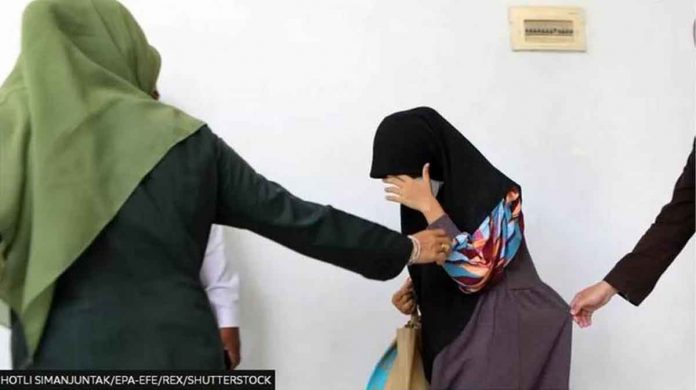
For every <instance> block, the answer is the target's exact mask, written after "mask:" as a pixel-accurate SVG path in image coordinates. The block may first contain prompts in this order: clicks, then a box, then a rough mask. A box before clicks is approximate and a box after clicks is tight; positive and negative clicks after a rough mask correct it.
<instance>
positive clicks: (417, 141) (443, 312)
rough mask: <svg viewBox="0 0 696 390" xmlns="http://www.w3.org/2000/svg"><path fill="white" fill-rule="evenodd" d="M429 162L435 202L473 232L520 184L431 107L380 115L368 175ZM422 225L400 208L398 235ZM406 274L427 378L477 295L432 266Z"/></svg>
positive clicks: (407, 170)
mask: <svg viewBox="0 0 696 390" xmlns="http://www.w3.org/2000/svg"><path fill="white" fill-rule="evenodd" d="M428 162H429V163H430V176H431V178H432V179H434V180H438V181H442V182H444V183H443V185H442V187H440V191H439V192H438V195H437V199H438V201H439V202H440V204H441V205H442V208H443V209H444V210H445V212H446V213H447V214H448V215H449V217H450V218H451V219H452V221H453V222H454V223H455V224H456V225H457V227H458V228H459V229H460V230H462V231H465V232H470V233H473V231H475V230H476V229H477V228H478V227H479V225H480V224H481V222H483V220H484V219H485V218H486V216H488V215H489V214H490V213H491V211H492V210H493V208H494V207H495V206H496V205H497V204H498V203H499V202H500V201H501V200H502V199H503V198H504V197H505V195H506V194H507V192H508V191H509V190H510V189H511V188H513V187H515V186H516V187H517V188H519V186H517V184H516V183H515V182H513V181H512V180H510V179H509V178H508V177H507V176H505V175H504V174H503V173H501V172H500V171H499V170H498V169H496V168H495V167H494V166H493V165H491V163H490V162H489V161H488V160H487V159H486V158H485V157H484V156H483V154H481V152H479V151H478V150H477V149H476V148H475V147H474V145H472V144H471V143H470V142H469V141H468V140H467V139H466V138H465V137H464V136H463V135H462V134H461V133H460V132H459V131H458V130H457V129H455V128H454V127H453V126H452V125H451V124H450V123H449V122H447V120H445V118H443V117H442V116H441V115H440V114H439V113H438V112H437V111H435V110H433V109H432V108H428V107H419V108H414V109H412V110H408V111H402V112H397V113H395V114H392V115H389V116H388V117H386V118H384V120H383V121H382V123H381V124H380V125H379V127H378V128H377V134H376V135H375V141H374V146H373V156H372V170H371V172H370V176H371V177H373V178H384V177H386V176H389V175H409V176H412V177H418V176H421V172H422V170H423V165H425V163H428ZM427 225H428V224H427V222H426V220H425V218H424V217H423V216H422V214H421V213H420V212H418V211H415V210H412V209H409V208H407V207H404V206H402V207H401V231H402V232H403V233H405V234H413V233H416V232H418V231H421V230H423V229H425V228H426V227H427ZM409 274H410V275H411V278H412V279H413V285H414V289H415V292H416V297H417V298H416V299H417V302H418V305H419V308H420V310H421V314H422V337H423V340H422V341H423V343H422V344H423V351H422V353H423V363H424V368H425V373H426V376H427V378H428V380H430V374H431V372H432V364H433V361H434V360H435V357H436V356H437V354H438V353H439V352H440V351H441V350H442V349H443V348H444V347H446V346H447V345H448V344H449V343H450V342H452V341H454V339H455V338H456V337H457V336H458V335H459V334H460V333H461V331H462V330H463V329H464V327H465V326H466V324H467V323H468V321H469V318H470V317H471V315H472V313H473V311H474V308H475V307H476V302H477V300H478V294H464V293H462V292H461V291H460V290H459V288H458V286H457V284H456V283H455V282H454V281H453V280H452V279H451V278H450V276H449V275H448V274H447V272H445V270H444V269H443V268H442V267H440V266H438V265H436V264H428V265H416V266H412V267H409Z"/></svg>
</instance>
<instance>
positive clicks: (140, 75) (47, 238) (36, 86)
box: [0, 0, 203, 354]
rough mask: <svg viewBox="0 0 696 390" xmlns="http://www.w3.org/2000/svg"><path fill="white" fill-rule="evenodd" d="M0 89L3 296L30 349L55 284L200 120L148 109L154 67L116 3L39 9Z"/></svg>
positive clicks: (83, 1)
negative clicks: (149, 174) (160, 162)
mask: <svg viewBox="0 0 696 390" xmlns="http://www.w3.org/2000/svg"><path fill="white" fill-rule="evenodd" d="M21 47H22V50H21V54H20V56H19V59H18V61H17V64H16V66H15V68H14V70H13V71H12V73H11V74H10V76H9V77H8V78H7V80H6V81H5V83H4V84H3V85H2V87H0V298H1V299H2V300H3V301H4V302H5V303H6V304H7V305H9V306H10V308H11V309H12V310H13V311H14V313H15V314H16V315H17V316H18V317H19V319H20V321H21V324H22V326H23V327H24V331H25V336H26V340H27V344H28V348H29V352H30V353H31V354H33V353H34V352H35V351H36V348H37V346H38V345H39V341H40V339H41V334H42V332H43V328H44V324H45V323H46V319H47V317H48V312H49V309H50V306H51V299H52V296H53V289H54V285H55V282H56V279H57V278H58V277H59V276H60V275H61V274H62V273H63V272H65V270H66V269H67V268H68V267H69V266H70V265H71V264H72V263H73V262H74V261H75V260H76V259H77V258H78V257H79V256H80V254H81V253H82V252H83V251H84V250H85V249H86V248H87V247H88V246H89V245H90V243H91V242H92V241H93V240H94V239H95V237H96V236H97V235H98V234H99V232H100V231H101V230H102V229H104V227H105V226H106V225H107V224H108V223H109V221H110V220H111V219H112V218H113V217H114V216H115V215H116V213H117V212H118V211H119V209H120V208H121V206H122V205H123V204H124V202H125V201H126V199H127V198H128V197H129V196H130V194H131V193H132V192H133V190H134V189H135V188H136V186H137V185H138V183H139V182H140V181H141V180H142V179H143V177H144V176H145V175H146V174H147V173H148V172H149V171H150V170H152V168H153V167H154V166H155V165H156V164H157V163H158V162H159V161H160V159H162V157H163V156H164V155H165V154H166V153H167V151H168V150H169V149H170V148H171V147H172V146H174V145H175V144H177V143H178V142H180V141H181V140H183V139H185V138H186V137H188V136H189V135H191V134H193V133H194V132H195V131H196V130H197V129H198V128H200V127H201V126H202V125H203V123H202V122H201V121H199V120H197V119H195V118H192V117H190V116H188V115H186V114H185V113H183V112H181V111H179V110H177V109H176V108H173V107H170V106H167V105H165V104H162V103H159V102H157V101H156V100H154V99H153V98H152V97H151V96H150V94H151V93H152V92H153V91H154V90H155V85H156V81H157V77H158V74H159V67H160V58H159V55H158V54H157V52H156V51H155V49H154V48H152V47H151V46H150V45H149V44H148V42H147V39H146V38H145V35H144V34H143V32H142V30H141V29H140V27H139V26H138V23H137V22H136V21H135V19H134V18H133V16H131V14H130V13H129V12H128V10H126V8H125V7H123V6H122V5H121V4H119V3H118V2H117V1H115V0H36V1H34V2H33V3H31V4H30V5H29V6H28V7H27V9H26V11H25V12H24V17H23V21H22V46H21Z"/></svg>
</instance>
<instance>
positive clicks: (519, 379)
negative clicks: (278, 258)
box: [370, 107, 571, 389]
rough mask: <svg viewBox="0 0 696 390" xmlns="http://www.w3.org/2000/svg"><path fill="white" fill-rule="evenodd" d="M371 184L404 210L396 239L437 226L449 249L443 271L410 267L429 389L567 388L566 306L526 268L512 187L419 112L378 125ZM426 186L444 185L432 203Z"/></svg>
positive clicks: (443, 124)
mask: <svg viewBox="0 0 696 390" xmlns="http://www.w3.org/2000/svg"><path fill="white" fill-rule="evenodd" d="M424 166H425V168H424ZM370 176H371V177H373V178H382V179H385V182H387V183H389V184H391V185H392V186H391V187H388V188H387V189H386V191H387V192H388V193H390V195H389V196H388V197H387V198H388V199H389V200H391V201H395V202H398V203H401V204H402V207H401V229H402V232H403V233H405V234H409V233H412V232H416V231H418V230H421V229H423V228H426V227H428V228H435V227H438V228H444V229H445V230H446V231H447V232H448V234H449V235H450V236H451V237H452V238H456V240H457V245H456V249H457V250H455V251H454V252H453V254H452V255H451V256H450V258H449V259H448V261H447V263H446V264H445V266H439V265H435V264H431V265H417V266H411V267H409V273H410V276H411V279H412V281H413V287H412V290H413V295H415V297H414V298H415V302H413V303H415V304H417V307H418V309H420V312H421V316H422V319H421V321H422V355H423V363H424V369H425V373H426V377H427V378H428V380H429V381H430V383H431V387H432V388H433V389H489V388H496V389H564V388H567V387H568V377H569V370H570V342H571V325H570V324H571V322H570V317H569V315H568V314H567V313H568V306H567V305H566V303H565V302H564V301H563V299H562V298H561V297H560V296H559V295H558V294H557V293H556V292H555V291H553V290H552V289H551V288H550V287H548V286H547V285H546V284H544V283H543V282H542V281H541V279H539V277H538V275H537V273H536V270H535V269H534V265H533V263H532V260H531V257H530V256H529V252H528V251H527V248H526V244H525V242H524V238H523V228H524V226H523V222H522V214H521V195H520V194H521V188H520V186H519V185H518V184H517V183H515V182H514V181H512V180H511V179H510V178H508V177H507V176H505V175H504V174H503V173H501V172H500V171H499V170H498V169H496V168H495V167H494V166H493V165H492V164H491V163H490V162H489V161H488V160H487V159H486V158H485V157H484V156H483V155H482V154H481V153H480V152H479V151H478V150H477V149H476V148H475V147H474V146H473V145H472V144H471V143H470V142H469V141H468V140H467V139H466V138H465V137H464V136H462V134H461V133H459V131H457V130H456V129H455V128H454V127H453V126H452V125H451V124H450V123H449V122H447V121H446V120H445V119H444V118H443V117H442V116H441V115H440V114H438V113H437V112H436V111H435V110H433V109H431V108H426V107H421V108H416V109H412V110H409V111H403V112H398V113H395V114H392V115H390V116H388V117H387V118H385V119H384V120H383V121H382V123H381V124H380V126H379V128H378V129H377V134H376V136H375V141H374V155H373V162H372V171H371V173H370ZM414 177H422V179H423V180H420V179H413V178H414ZM431 178H432V179H433V180H435V181H439V182H442V185H441V186H440V188H439V191H438V193H437V196H436V197H435V196H433V194H432V191H431V183H430V179H431ZM409 289H410V286H409V284H408V282H407V285H406V286H405V287H404V288H402V290H401V293H397V295H396V296H395V305H397V307H401V308H402V310H404V311H407V312H409V311H410V310H412V309H415V305H413V303H412V302H409V300H410V298H409V297H412V295H409V293H408V292H407V291H408V290H409ZM404 292H407V293H404ZM404 308H405V309H404Z"/></svg>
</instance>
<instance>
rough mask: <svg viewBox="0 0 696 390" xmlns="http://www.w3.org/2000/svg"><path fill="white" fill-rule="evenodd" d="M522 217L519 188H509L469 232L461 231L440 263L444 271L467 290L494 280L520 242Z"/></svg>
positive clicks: (481, 287)
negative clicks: (450, 251)
mask: <svg viewBox="0 0 696 390" xmlns="http://www.w3.org/2000/svg"><path fill="white" fill-rule="evenodd" d="M523 230H524V220H523V217H522V199H521V197H520V193H519V190H517V189H516V188H515V189H512V190H510V191H509V192H508V193H507V195H506V196H505V199H503V200H502V201H500V203H499V204H498V205H497V206H496V207H495V209H493V211H492V212H491V214H490V215H489V216H488V217H486V219H485V220H484V221H483V223H481V225H480V226H479V228H478V229H477V230H476V231H475V232H474V233H473V234H469V233H461V234H459V235H458V236H457V237H455V240H456V244H455V246H454V248H453V250H452V254H450V256H449V258H448V259H447V262H446V263H445V265H444V268H445V271H447V273H448V274H449V275H450V276H451V277H452V278H453V279H454V280H455V281H456V282H457V284H458V285H459V289H460V290H461V291H462V292H464V293H467V294H472V293H475V292H478V291H481V290H482V289H483V288H484V287H486V286H487V285H488V284H489V283H495V282H496V281H498V280H499V279H500V278H501V277H502V274H503V269H504V268H505V267H506V266H507V265H508V264H509V263H510V261H511V260H512V259H513V258H514V257H515V254H516V253H517V250H518V249H519V247H520V244H521V243H522V232H523Z"/></svg>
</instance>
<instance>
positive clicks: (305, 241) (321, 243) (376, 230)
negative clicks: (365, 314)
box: [216, 138, 449, 280]
mask: <svg viewBox="0 0 696 390" xmlns="http://www.w3.org/2000/svg"><path fill="white" fill-rule="evenodd" d="M216 141H217V143H218V144H217V148H216V149H217V153H218V156H217V169H218V201H217V206H218V207H217V217H216V223H220V224H224V225H229V226H234V227H239V228H243V229H248V230H251V231H253V232H255V233H258V234H260V235H262V236H264V237H266V238H268V239H270V240H272V241H275V242H277V243H279V244H281V245H284V246H286V247H288V248H290V249H293V250H295V251H297V252H300V253H302V254H304V255H307V256H310V257H313V258H316V259H319V260H322V261H325V262H328V263H331V264H334V265H337V266H339V267H342V268H345V269H348V270H351V271H354V272H357V273H360V274H361V275H363V276H365V277H367V278H370V279H379V280H387V279H391V278H393V277H395V276H397V275H398V274H399V273H400V272H401V270H402V269H403V268H404V266H405V265H406V264H407V262H408V261H409V258H410V257H411V255H412V254H413V253H414V252H413V249H414V245H413V242H412V240H410V239H409V238H408V237H406V236H404V235H402V234H399V233H397V232H394V231H392V230H390V229H387V228H386V227H384V226H381V225H378V224H375V223H372V222H370V221H367V220H365V219H362V218H359V217H356V216H354V215H351V214H348V213H346V212H343V211H341V210H337V209H335V208H333V207H331V206H325V205H319V204H316V203H312V202H308V201H305V200H302V199H300V198H298V197H296V196H294V195H292V194H291V193H290V192H288V191H287V190H286V189H284V188H283V187H281V186H280V185H279V184H277V183H274V182H272V181H269V180H266V178H264V177H263V176H261V175H259V174H258V173H256V172H255V171H254V169H253V168H252V167H251V166H249V164H247V163H246V162H245V161H244V160H243V159H242V158H241V157H240V156H239V155H238V154H237V153H236V152H235V151H234V150H232V149H231V148H230V147H229V146H227V145H226V144H225V143H224V142H223V141H222V140H220V139H219V138H218V139H217V140H216ZM415 237H416V239H417V241H418V242H419V243H420V246H421V250H420V256H418V259H415V261H417V262H433V261H440V262H441V263H444V260H445V257H446V254H445V253H438V252H439V249H438V248H439V247H440V246H441V244H442V243H443V242H449V238H448V237H447V235H446V234H445V233H444V232H443V231H440V230H438V231H424V232H421V233H418V234H416V235H415Z"/></svg>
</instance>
